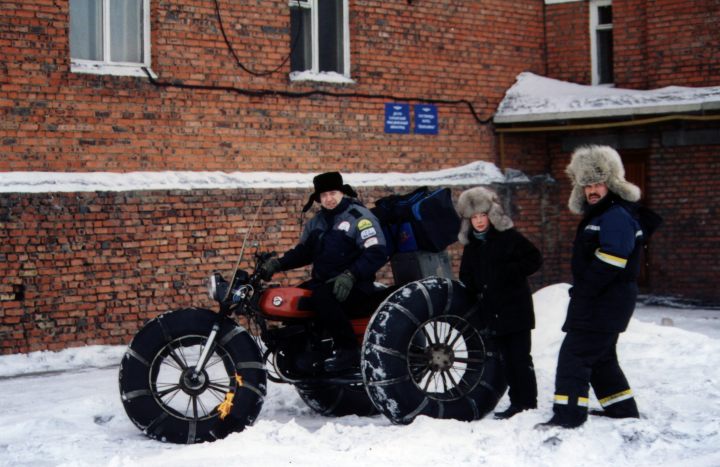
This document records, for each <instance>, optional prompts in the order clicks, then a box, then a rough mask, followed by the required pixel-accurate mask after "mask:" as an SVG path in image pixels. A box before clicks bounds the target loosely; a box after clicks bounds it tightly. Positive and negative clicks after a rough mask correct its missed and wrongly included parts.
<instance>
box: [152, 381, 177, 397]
mask: <svg viewBox="0 0 720 467" xmlns="http://www.w3.org/2000/svg"><path fill="white" fill-rule="evenodd" d="M158 386H159V385H158ZM179 390H180V386H178V385H177V384H173V385H170V387H168V388H167V389H163V390H158V391H156V393H155V394H157V395H158V397H161V398H162V397H165V396H167V395H168V394H170V393H171V392H173V391H179Z"/></svg>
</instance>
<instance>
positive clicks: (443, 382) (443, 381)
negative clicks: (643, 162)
mask: <svg viewBox="0 0 720 467" xmlns="http://www.w3.org/2000/svg"><path fill="white" fill-rule="evenodd" d="M440 378H441V379H442V385H443V392H448V386H447V381H446V380H445V372H444V371H442V372H440Z"/></svg>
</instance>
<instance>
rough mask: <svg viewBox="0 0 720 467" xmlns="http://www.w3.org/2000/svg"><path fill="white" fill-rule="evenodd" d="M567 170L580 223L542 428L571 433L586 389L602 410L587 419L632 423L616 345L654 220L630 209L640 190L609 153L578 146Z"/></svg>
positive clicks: (582, 416) (584, 407) (582, 413)
mask: <svg viewBox="0 0 720 467" xmlns="http://www.w3.org/2000/svg"><path fill="white" fill-rule="evenodd" d="M566 172H567V174H568V176H569V177H570V180H571V181H572V184H573V188H572V192H571V194H570V200H569V202H568V207H569V208H570V211H572V212H573V213H575V214H580V215H582V216H583V218H582V220H581V221H580V225H579V226H578V229H577V233H576V237H575V242H574V244H573V254H572V260H571V269H572V275H573V287H572V288H570V303H569V305H568V310H567V317H566V320H565V324H564V325H563V331H565V332H566V335H565V339H564V340H563V343H562V346H561V348H560V354H559V356H558V364H557V371H556V375H555V399H554V404H553V417H552V419H550V421H548V422H546V423H543V424H541V426H553V425H557V426H562V427H565V428H574V427H577V426H580V425H582V424H583V423H584V422H585V421H586V420H587V416H588V404H589V399H588V395H589V386H592V388H593V391H594V392H595V396H596V397H597V399H598V401H599V402H600V405H601V406H602V410H593V411H591V413H593V414H597V415H605V416H608V417H612V418H637V417H639V413H638V408H637V405H636V403H635V399H634V398H633V393H632V390H631V389H630V385H629V384H628V382H627V379H626V378H625V375H624V374H623V371H622V369H621V368H620V364H619V363H618V359H617V353H616V344H617V341H618V336H619V334H620V333H621V332H623V331H625V329H626V328H627V325H628V322H629V321H630V317H631V316H632V314H633V311H634V309H635V299H636V298H637V292H638V289H637V278H638V274H639V272H640V250H641V249H642V245H643V244H644V243H645V242H646V241H647V240H648V238H649V237H650V235H651V234H652V232H653V231H654V230H655V228H656V227H657V226H658V225H659V224H660V222H661V220H660V218H659V216H657V215H656V214H655V213H653V212H652V211H650V210H649V209H646V208H643V207H641V206H639V205H638V204H637V201H638V200H639V199H640V189H639V188H638V187H637V186H635V185H633V184H632V183H630V182H628V181H627V180H625V169H624V167H623V164H622V160H621V159H620V155H619V154H618V153H617V152H616V151H615V150H614V149H613V148H611V147H609V146H585V147H581V148H578V149H577V150H576V151H575V152H574V153H573V155H572V158H571V161H570V164H569V165H568V166H567V169H566Z"/></svg>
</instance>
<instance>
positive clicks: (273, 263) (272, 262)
mask: <svg viewBox="0 0 720 467" xmlns="http://www.w3.org/2000/svg"><path fill="white" fill-rule="evenodd" d="M281 269H282V266H281V265H280V261H279V260H278V259H277V258H270V259H268V260H266V261H263V262H262V263H261V264H260V265H259V266H258V269H257V272H258V274H260V278H261V279H262V280H264V281H269V280H270V279H272V276H273V274H275V273H276V272H278V271H280V270H281Z"/></svg>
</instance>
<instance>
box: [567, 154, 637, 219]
mask: <svg viewBox="0 0 720 467" xmlns="http://www.w3.org/2000/svg"><path fill="white" fill-rule="evenodd" d="M565 173H567V174H568V176H569V177H570V180H571V181H572V184H573V189H572V193H570V199H569V200H568V207H569V208H570V211H572V212H574V213H575V214H582V213H583V209H584V207H585V203H586V201H585V191H584V187H585V186H587V185H592V184H595V183H605V184H606V185H607V187H608V190H610V191H612V192H613V193H615V194H616V195H618V196H619V197H621V198H622V199H624V200H626V201H632V202H635V201H638V200H639V199H640V188H638V187H637V186H636V185H633V184H632V183H630V182H628V181H627V180H625V168H624V167H623V163H622V159H620V154H618V153H617V151H615V150H614V149H613V148H611V147H610V146H596V145H590V146H582V147H579V148H577V149H576V150H575V152H573V155H572V158H571V160H570V164H569V165H568V166H567V168H566V169H565Z"/></svg>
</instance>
